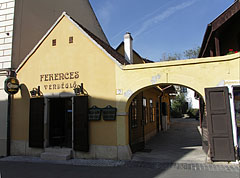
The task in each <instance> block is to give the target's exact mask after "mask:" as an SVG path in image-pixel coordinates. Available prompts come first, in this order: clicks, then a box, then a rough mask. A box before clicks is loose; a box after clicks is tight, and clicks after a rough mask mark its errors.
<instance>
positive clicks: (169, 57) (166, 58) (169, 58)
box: [161, 53, 182, 61]
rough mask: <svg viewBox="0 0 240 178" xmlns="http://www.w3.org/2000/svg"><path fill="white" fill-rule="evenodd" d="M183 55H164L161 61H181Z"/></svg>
mask: <svg viewBox="0 0 240 178" xmlns="http://www.w3.org/2000/svg"><path fill="white" fill-rule="evenodd" d="M181 57H182V55H181V54H180V53H173V54H172V53H168V54H166V53H163V54H162V59H161V61H175V60H180V59H181Z"/></svg>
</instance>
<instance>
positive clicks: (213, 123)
mask: <svg viewBox="0 0 240 178" xmlns="http://www.w3.org/2000/svg"><path fill="white" fill-rule="evenodd" d="M205 96H206V106H207V124H208V133H209V144H210V156H211V159H212V160H213V161H235V153H234V146H233V133H232V121H231V113H230V104H229V93H228V88H227V87H216V88H206V89H205Z"/></svg>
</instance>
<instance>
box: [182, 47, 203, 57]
mask: <svg viewBox="0 0 240 178" xmlns="http://www.w3.org/2000/svg"><path fill="white" fill-rule="evenodd" d="M199 52H200V47H199V46H198V47H196V48H193V49H188V50H185V51H184V52H183V54H184V57H185V58H187V59H194V58H198V55H199Z"/></svg>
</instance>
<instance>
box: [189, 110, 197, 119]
mask: <svg viewBox="0 0 240 178" xmlns="http://www.w3.org/2000/svg"><path fill="white" fill-rule="evenodd" d="M187 114H188V116H189V117H190V118H196V119H198V118H199V109H192V108H191V109H188V111H187Z"/></svg>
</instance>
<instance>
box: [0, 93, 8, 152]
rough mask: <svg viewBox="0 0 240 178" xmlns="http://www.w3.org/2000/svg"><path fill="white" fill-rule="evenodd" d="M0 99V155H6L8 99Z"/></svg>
mask: <svg viewBox="0 0 240 178" xmlns="http://www.w3.org/2000/svg"><path fill="white" fill-rule="evenodd" d="M3 92H5V91H3ZM6 95H7V94H6ZM1 99H2V98H1ZM1 99H0V157H1V156H6V155H7V108H8V101H7V100H1Z"/></svg>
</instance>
